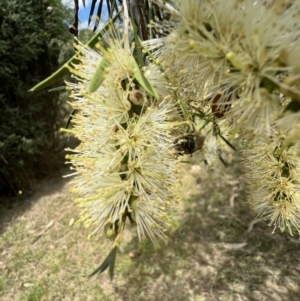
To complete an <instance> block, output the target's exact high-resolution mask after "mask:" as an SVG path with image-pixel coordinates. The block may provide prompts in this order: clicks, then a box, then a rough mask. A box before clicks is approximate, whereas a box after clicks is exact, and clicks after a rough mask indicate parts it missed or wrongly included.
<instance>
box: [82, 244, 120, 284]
mask: <svg viewBox="0 0 300 301" xmlns="http://www.w3.org/2000/svg"><path fill="white" fill-rule="evenodd" d="M117 253H118V247H114V248H113V249H112V250H111V251H110V253H109V254H108V256H107V257H106V258H105V259H104V261H103V262H102V263H101V265H100V266H99V267H98V268H97V269H96V270H95V271H94V272H92V273H91V274H89V275H88V277H92V276H94V275H96V274H98V273H100V274H101V273H103V272H104V271H105V270H106V269H107V268H108V267H109V276H110V279H112V278H113V276H114V267H115V262H116V257H117Z"/></svg>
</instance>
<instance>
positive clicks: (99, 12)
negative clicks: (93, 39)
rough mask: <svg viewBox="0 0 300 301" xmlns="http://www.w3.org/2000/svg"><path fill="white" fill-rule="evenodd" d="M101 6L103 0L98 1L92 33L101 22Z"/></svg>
mask: <svg viewBox="0 0 300 301" xmlns="http://www.w3.org/2000/svg"><path fill="white" fill-rule="evenodd" d="M102 6H103V0H100V3H99V6H98V11H97V15H96V21H95V25H94V28H93V31H95V30H96V29H97V27H98V25H99V23H100V20H101V13H102Z"/></svg>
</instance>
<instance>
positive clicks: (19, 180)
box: [0, 0, 73, 198]
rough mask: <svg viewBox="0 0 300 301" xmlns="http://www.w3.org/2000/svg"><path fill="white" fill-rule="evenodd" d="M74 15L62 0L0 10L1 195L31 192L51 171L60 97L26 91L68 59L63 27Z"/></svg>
mask: <svg viewBox="0 0 300 301" xmlns="http://www.w3.org/2000/svg"><path fill="white" fill-rule="evenodd" d="M71 14H72V11H71V10H70V9H69V8H67V7H65V6H63V5H62V3H61V1H60V0H48V1H43V0H21V1H15V0H8V1H4V2H3V3H2V4H1V7H0V61H1V66H0V78H1V86H0V111H1V118H0V162H1V163H0V195H1V198H2V197H4V196H13V195H16V194H17V193H18V191H25V192H30V191H31V190H32V187H33V185H34V181H35V179H36V178H37V177H40V176H42V175H45V174H47V172H49V170H51V169H52V168H53V167H54V166H55V161H56V159H57V158H56V155H55V151H57V150H58V149H57V147H58V143H59V139H58V134H57V133H58V132H57V130H58V129H59V128H60V127H61V122H62V120H61V119H60V118H59V116H60V115H59V114H60V112H61V110H62V104H63V102H64V99H62V98H60V97H59V93H58V92H52V93H48V91H40V92H37V93H30V92H28V90H29V88H30V87H32V86H33V85H34V84H36V83H37V82H39V81H41V80H42V79H43V78H45V77H47V76H48V75H49V74H51V73H52V72H54V71H55V70H56V69H57V68H58V67H59V65H60V64H61V63H62V62H64V61H65V60H66V58H68V56H70V55H71V54H72V51H73V50H72V41H71V39H70V38H71V37H70V34H69V33H68V31H67V26H66V23H70V18H71V16H72V15H71Z"/></svg>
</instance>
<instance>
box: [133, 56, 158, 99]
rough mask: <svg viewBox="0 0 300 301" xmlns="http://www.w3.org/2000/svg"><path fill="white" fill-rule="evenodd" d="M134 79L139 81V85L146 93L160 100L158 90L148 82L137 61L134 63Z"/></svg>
mask: <svg viewBox="0 0 300 301" xmlns="http://www.w3.org/2000/svg"><path fill="white" fill-rule="evenodd" d="M133 72H134V78H135V79H136V80H137V81H138V83H139V84H140V85H141V87H143V88H144V89H145V91H146V92H147V93H148V94H149V95H151V96H153V97H155V98H158V97H159V96H158V93H157V91H156V89H155V88H154V87H153V86H152V85H151V84H150V83H149V82H148V80H147V78H146V77H145V76H144V74H143V73H142V71H141V69H140V67H139V65H138V64H137V62H136V61H134V71H133Z"/></svg>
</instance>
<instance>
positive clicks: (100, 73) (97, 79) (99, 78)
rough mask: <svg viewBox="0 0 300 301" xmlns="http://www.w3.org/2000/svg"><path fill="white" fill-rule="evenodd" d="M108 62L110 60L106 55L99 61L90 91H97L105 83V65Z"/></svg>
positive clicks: (90, 84)
mask: <svg viewBox="0 0 300 301" xmlns="http://www.w3.org/2000/svg"><path fill="white" fill-rule="evenodd" d="M107 62H108V58H107V57H106V56H103V58H102V60H101V62H100V63H99V65H98V67H97V69H96V72H95V74H94V75H93V77H92V79H91V81H90V83H89V86H88V91H89V92H90V93H91V92H94V91H96V90H97V89H98V88H99V87H100V86H101V84H102V83H103V81H104V78H105V67H106V65H107Z"/></svg>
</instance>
